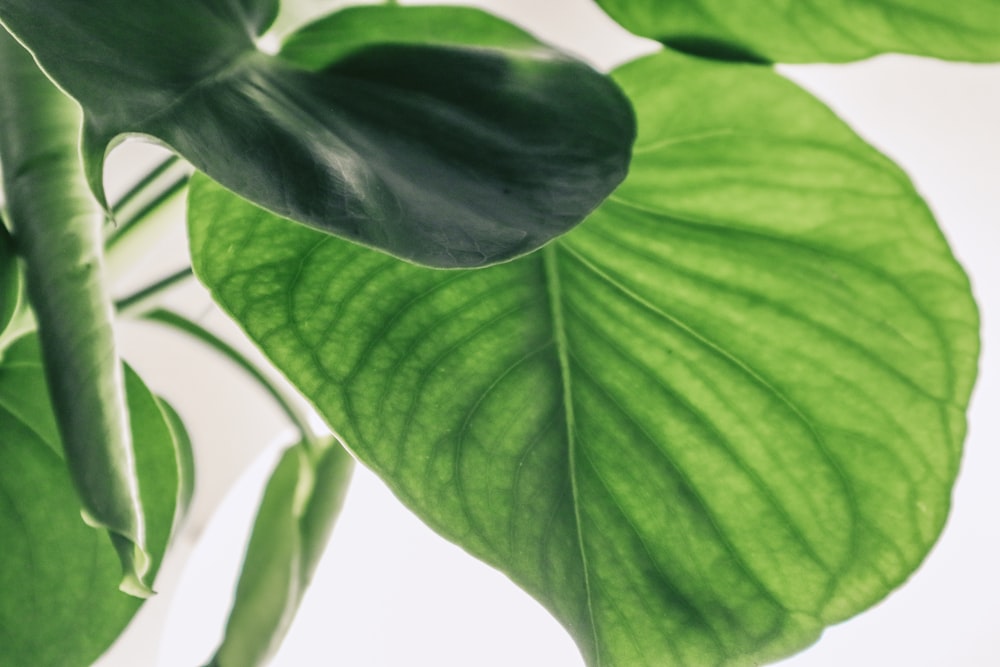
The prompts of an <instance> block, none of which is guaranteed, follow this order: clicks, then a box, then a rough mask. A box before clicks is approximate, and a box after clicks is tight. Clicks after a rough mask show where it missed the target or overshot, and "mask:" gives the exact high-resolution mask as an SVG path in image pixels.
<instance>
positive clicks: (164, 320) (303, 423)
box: [142, 308, 325, 450]
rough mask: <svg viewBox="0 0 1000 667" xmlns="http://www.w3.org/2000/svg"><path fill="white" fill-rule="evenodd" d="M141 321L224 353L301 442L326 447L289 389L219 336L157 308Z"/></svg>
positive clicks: (308, 445) (312, 446)
mask: <svg viewBox="0 0 1000 667" xmlns="http://www.w3.org/2000/svg"><path fill="white" fill-rule="evenodd" d="M142 318H143V319H146V320H149V321H151V322H158V323H160V324H165V325H167V326H170V327H173V328H174V329H177V330H178V331H182V332H184V333H186V334H188V335H189V336H192V337H194V338H196V339H197V340H200V341H201V342H202V343H205V344H206V345H208V346H209V347H210V348H212V349H214V350H215V351H216V352H219V353H221V354H222V355H223V356H225V357H228V358H229V360H230V361H232V362H233V363H235V364H236V365H237V366H239V367H240V368H242V369H243V370H244V371H245V372H246V373H247V374H248V375H250V376H251V377H252V378H253V379H254V380H256V381H257V383H258V384H259V385H260V386H261V388H263V389H264V390H265V391H266V392H267V393H268V394H269V395H270V396H271V398H273V399H274V401H275V403H277V405H278V407H279V408H280V409H281V411H282V412H283V413H285V416H286V417H287V418H288V420H289V421H290V422H291V423H292V425H294V426H295V427H296V428H297V429H298V431H299V433H300V435H301V437H302V440H303V442H305V443H306V445H307V447H309V448H310V449H313V450H317V449H324V448H325V445H323V443H322V442H321V438H319V437H318V436H317V435H316V434H315V432H314V431H313V428H312V426H311V425H310V423H309V417H308V415H307V414H306V413H305V411H304V410H302V409H301V408H300V407H299V406H298V405H296V403H297V401H296V400H295V399H292V398H290V397H289V396H287V395H286V394H287V390H285V389H284V388H282V387H280V386H279V385H278V384H277V383H276V382H274V381H273V380H272V379H271V378H269V377H267V376H266V375H265V374H264V373H263V372H262V371H261V370H260V369H259V368H258V367H257V365H256V364H254V363H253V362H251V361H250V360H249V359H247V358H246V357H245V356H244V355H243V354H242V353H241V352H240V351H239V350H237V349H236V348H234V347H233V346H231V345H230V344H229V343H227V342H225V341H224V340H222V339H221V338H219V337H218V336H216V335H215V334H214V333H212V332H211V331H209V330H208V329H206V328H204V327H202V326H201V325H200V324H198V323H196V322H193V321H191V320H189V319H188V318H186V317H184V316H183V315H180V314H179V313H176V312H174V311H172V310H169V309H166V308H157V309H155V310H152V311H149V312H147V313H144V314H143V315H142Z"/></svg>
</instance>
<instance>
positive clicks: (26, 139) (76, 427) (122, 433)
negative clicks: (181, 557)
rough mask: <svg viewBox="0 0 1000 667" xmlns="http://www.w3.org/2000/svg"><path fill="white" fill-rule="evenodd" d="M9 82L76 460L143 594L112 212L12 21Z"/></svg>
mask: <svg viewBox="0 0 1000 667" xmlns="http://www.w3.org/2000/svg"><path fill="white" fill-rule="evenodd" d="M0 80H2V81H3V82H4V94H3V95H2V96H0V162H2V166H3V192H4V196H5V198H6V202H7V212H8V215H9V221H10V222H11V223H12V225H13V227H14V233H15V237H16V239H17V246H18V252H19V253H20V254H21V255H22V256H23V257H24V259H25V269H24V270H25V283H26V289H27V294H28V299H29V301H30V303H31V306H32V309H33V311H34V313H35V317H36V319H37V322H38V331H39V336H40V338H41V344H42V350H43V357H44V359H45V372H46V377H47V380H48V387H49V391H50V392H51V395H52V402H53V405H54V406H55V410H56V420H57V423H58V424H59V430H60V433H61V435H62V445H63V447H64V449H65V452H66V460H67V464H68V465H69V469H70V473H71V475H72V477H73V481H74V483H75V484H76V486H77V492H78V493H79V495H80V501H81V503H82V504H83V509H84V515H85V517H86V519H87V521H88V522H89V523H91V524H92V525H93V526H94V527H100V528H104V529H107V530H108V531H109V534H110V535H111V539H112V541H113V542H114V543H115V545H116V548H117V549H118V552H119V556H120V557H121V561H122V569H123V576H122V584H121V585H122V589H123V590H128V591H130V592H132V593H133V594H136V595H146V594H148V593H149V588H148V584H147V582H146V581H145V576H146V570H147V568H148V566H149V562H148V553H146V545H145V539H146V537H145V529H144V526H143V523H144V519H143V508H142V504H141V503H140V499H139V492H138V489H137V488H136V477H135V461H134V452H133V448H132V441H131V433H130V432H129V428H128V413H127V409H126V404H125V389H124V380H123V377H122V369H121V362H120V361H119V359H118V354H117V351H116V349H115V342H114V332H113V329H112V319H113V315H112V307H111V299H110V297H109V296H108V294H107V293H106V291H105V288H104V284H103V274H102V269H101V227H102V224H103V221H104V217H103V215H102V213H101V210H100V208H99V207H98V206H97V203H96V202H95V201H94V199H93V197H91V194H90V192H89V191H88V189H87V185H86V181H85V180H84V177H83V173H82V169H81V166H80V160H79V149H78V137H79V133H80V119H81V117H80V112H79V110H78V109H77V106H76V105H75V104H74V103H73V101H72V100H70V99H69V98H68V97H66V96H65V95H63V94H62V93H61V92H60V91H59V90H58V89H56V88H55V87H54V86H53V85H52V84H51V83H50V82H49V80H48V79H46V78H45V76H44V75H43V74H42V73H41V71H39V70H38V68H37V67H35V64H34V62H33V61H32V59H31V57H30V55H29V54H28V53H27V52H26V51H25V50H24V49H23V48H21V46H20V45H19V44H18V43H17V42H15V41H14V39H13V38H11V36H10V35H8V34H7V33H6V32H3V31H0Z"/></svg>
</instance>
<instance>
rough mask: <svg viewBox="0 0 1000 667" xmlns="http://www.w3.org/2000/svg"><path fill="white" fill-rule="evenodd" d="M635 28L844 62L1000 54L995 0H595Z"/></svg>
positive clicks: (683, 43)
mask: <svg viewBox="0 0 1000 667" xmlns="http://www.w3.org/2000/svg"><path fill="white" fill-rule="evenodd" d="M597 2H598V4H599V5H601V7H603V8H604V10H605V11H606V12H607V13H608V14H610V15H611V17H612V18H614V19H615V20H616V21H618V22H619V23H620V24H621V25H623V26H624V27H625V28H627V29H628V30H630V31H632V32H634V33H635V34H637V35H642V36H644V37H650V38H652V39H656V40H659V41H661V42H663V43H665V44H668V45H670V46H672V47H674V48H677V49H679V50H682V51H688V52H690V53H697V54H701V55H706V56H709V57H712V58H723V59H736V60H764V61H772V62H785V63H798V62H844V61H848V60H860V59H862V58H868V57H870V56H874V55H878V54H880V53H889V52H898V53H909V54H914V55H922V56H933V57H936V58H945V59H949V60H968V61H976V62H993V61H997V60H1000V4H998V3H996V2H994V1H993V0H955V1H954V2H939V1H938V0H795V1H794V2H788V1H787V0H735V1H734V0H597Z"/></svg>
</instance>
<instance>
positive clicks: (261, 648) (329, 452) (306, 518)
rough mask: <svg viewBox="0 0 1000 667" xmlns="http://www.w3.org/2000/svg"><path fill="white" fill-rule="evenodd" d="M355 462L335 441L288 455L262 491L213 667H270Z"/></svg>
mask: <svg viewBox="0 0 1000 667" xmlns="http://www.w3.org/2000/svg"><path fill="white" fill-rule="evenodd" d="M353 467H354V459H352V458H351V457H350V455H349V454H348V453H347V452H346V451H344V449H343V448H342V447H341V446H340V445H339V444H337V443H336V441H334V440H333V439H332V438H331V439H329V440H328V441H326V442H325V447H324V448H323V449H320V450H317V449H313V448H311V447H310V446H308V445H307V444H306V443H299V444H297V445H294V446H292V447H289V448H288V449H287V450H286V451H285V453H284V455H283V456H282V457H281V460H280V461H279V462H278V465H277V467H276V468H275V470H274V472H273V473H272V474H271V479H270V481H269V482H268V484H267V488H266V489H265V491H264V498H263V500H262V501H261V504H260V508H259V509H258V511H257V519H256V521H255V522H254V528H253V535H252V536H251V538H250V545H249V546H248V547H247V554H246V558H245V559H244V561H243V570H242V572H241V574H240V581H239V585H238V587H237V589H236V600H235V602H234V604H233V609H232V612H231V614H230V616H229V623H228V624H227V625H226V635H225V638H224V640H223V642H222V645H221V646H220V647H219V650H218V651H217V652H216V654H215V657H214V658H213V659H212V661H211V663H210V664H211V665H212V666H213V667H256V666H257V665H266V664H267V661H268V660H269V659H270V657H271V656H272V654H273V653H274V652H275V651H276V650H277V649H278V647H279V646H280V645H281V640H282V639H283V638H284V636H285V633H286V632H287V631H288V628H289V626H290V624H291V622H292V619H293V618H294V617H295V611H296V610H297V609H298V606H299V602H301V600H302V596H303V595H304V594H305V591H306V588H307V587H308V585H309V580H310V579H311V578H312V574H313V571H314V570H315V568H316V564H317V563H318V562H319V559H320V557H321V556H322V554H323V548H324V547H325V546H326V542H327V539H328V538H329V535H330V531H331V530H332V528H333V523H334V521H335V520H336V518H337V515H338V514H339V513H340V508H341V506H342V505H343V501H344V496H345V494H346V493H347V486H348V483H349V482H350V478H351V471H352V470H353Z"/></svg>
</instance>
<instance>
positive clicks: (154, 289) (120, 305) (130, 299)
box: [115, 266, 194, 316]
mask: <svg viewBox="0 0 1000 667" xmlns="http://www.w3.org/2000/svg"><path fill="white" fill-rule="evenodd" d="M192 277H194V272H193V271H192V270H191V267H190V266H185V267H184V268H182V269H179V270H178V271H175V272H174V273H171V274H170V275H169V276H166V277H165V278H161V279H160V280H157V281H156V282H155V283H152V284H151V285H147V286H146V287H143V288H141V289H138V290H136V291H135V292H132V293H131V294H129V295H128V296H126V297H122V298H121V299H118V300H117V301H115V309H116V310H117V311H118V314H119V315H125V316H128V315H138V316H142V315H141V313H142V312H144V311H149V310H150V308H148V307H145V308H144V306H146V305H147V304H148V303H149V302H150V300H151V299H152V298H153V297H155V296H158V295H159V294H160V293H162V292H165V291H166V290H168V289H170V288H171V287H173V286H174V285H177V284H178V283H181V282H183V281H185V280H187V279H188V278H192Z"/></svg>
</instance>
